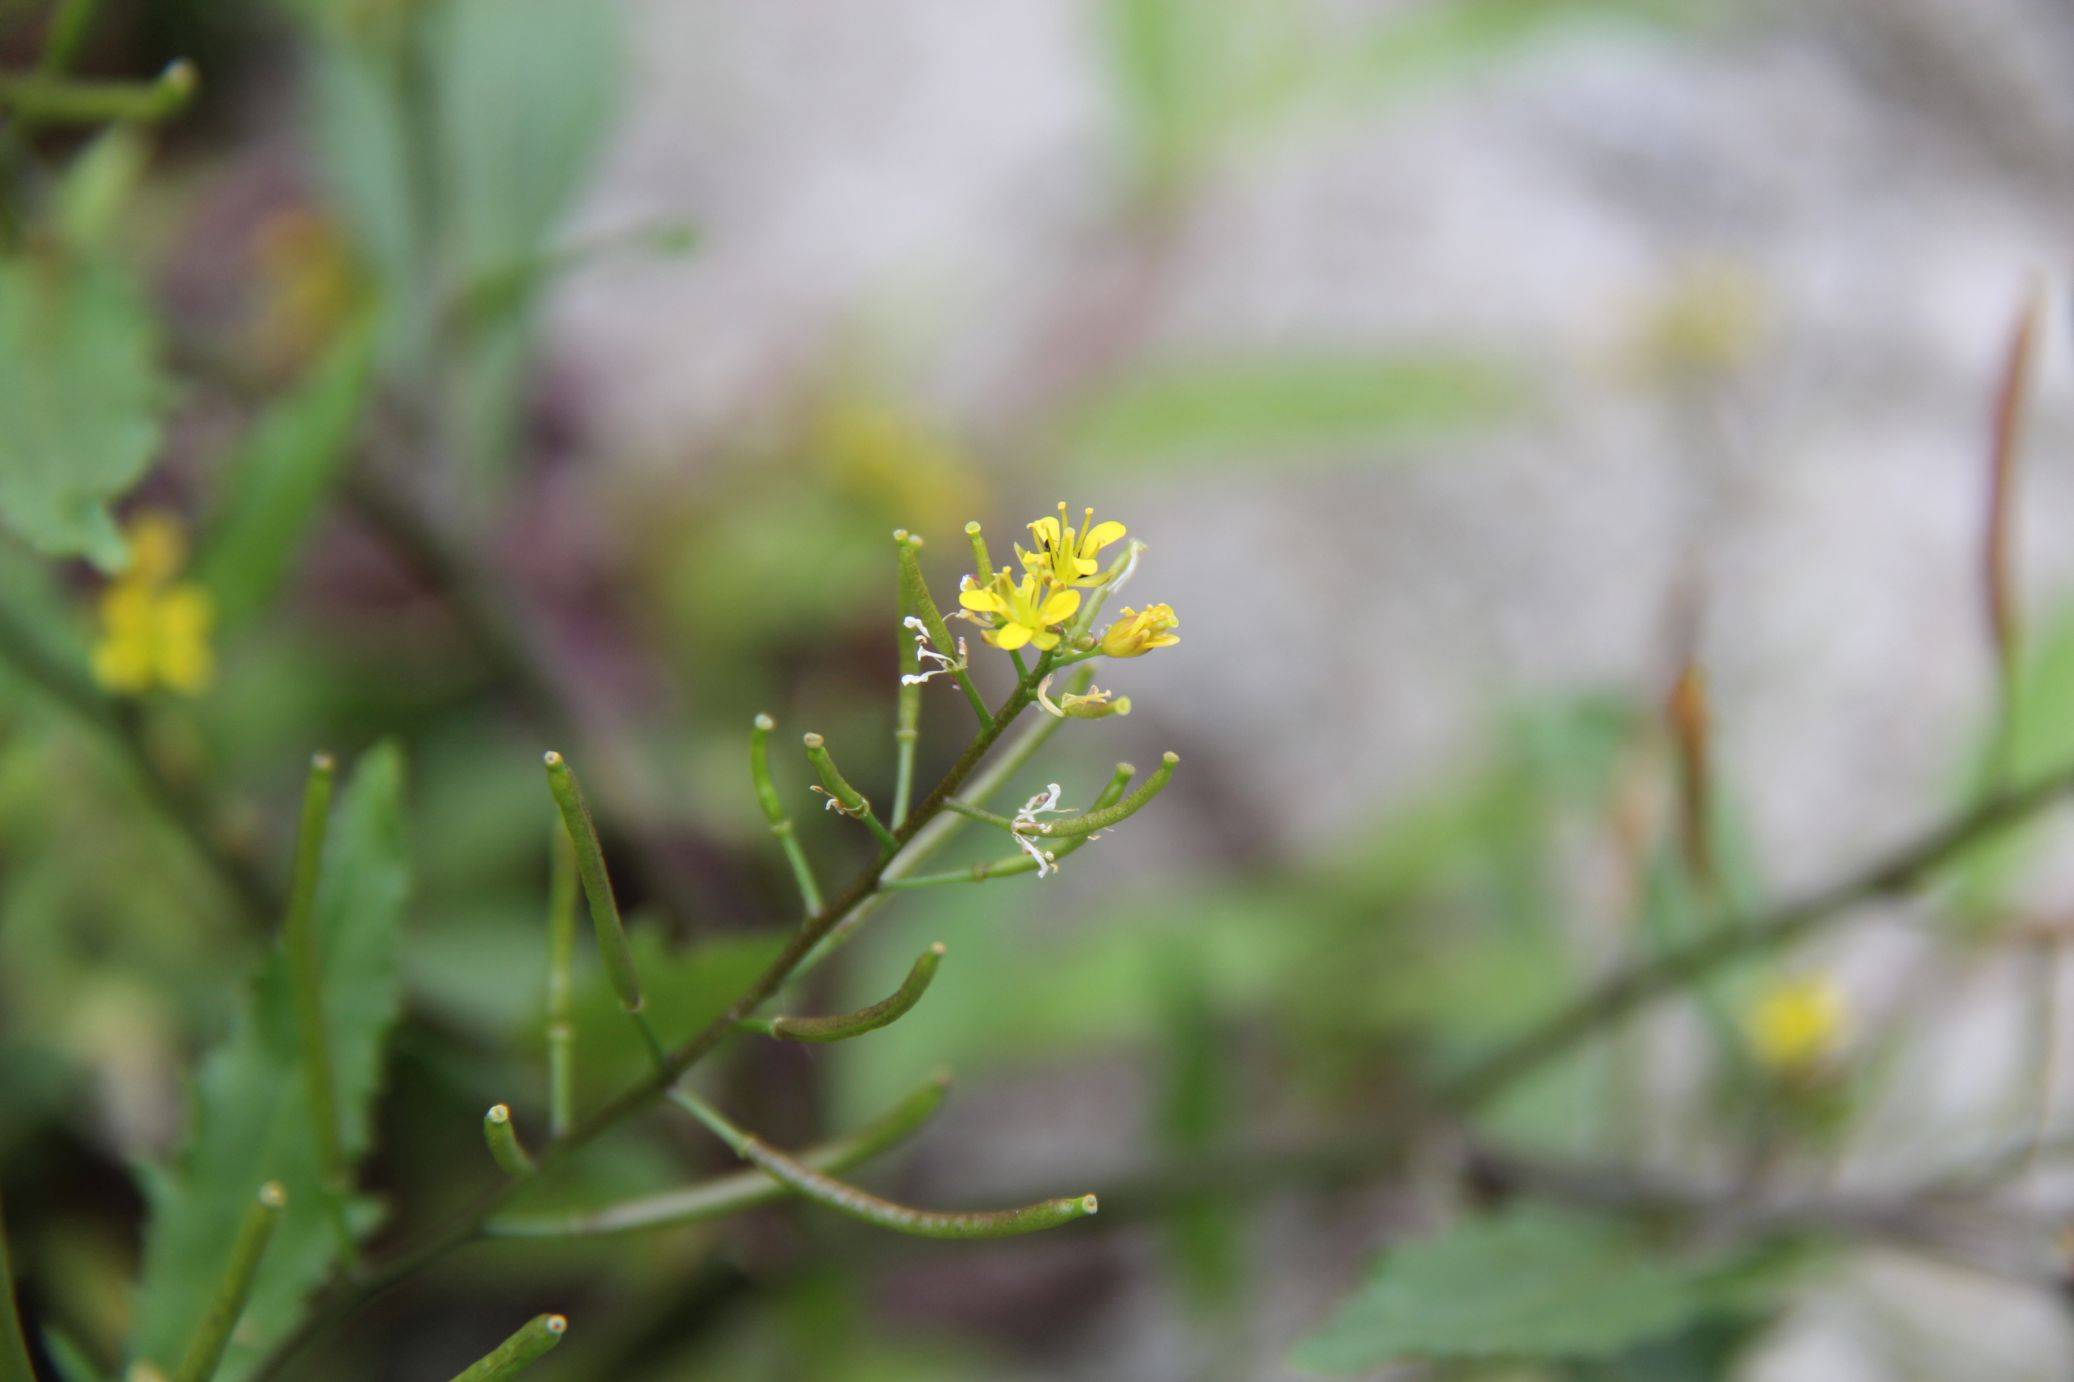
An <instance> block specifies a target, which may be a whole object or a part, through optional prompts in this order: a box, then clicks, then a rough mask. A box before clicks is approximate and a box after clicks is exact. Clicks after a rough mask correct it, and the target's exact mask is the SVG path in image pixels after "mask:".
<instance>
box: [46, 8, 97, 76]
mask: <svg viewBox="0 0 2074 1382" xmlns="http://www.w3.org/2000/svg"><path fill="white" fill-rule="evenodd" d="M100 7H101V6H100V0H60V3H59V5H58V11H57V13H56V14H54V15H52V16H51V19H50V28H49V29H48V30H46V31H45V37H44V40H43V56H42V57H40V58H38V59H37V61H36V70H37V71H38V72H41V73H44V74H45V75H47V76H57V75H59V74H60V73H62V72H64V71H65V69H66V68H68V67H70V66H71V65H72V59H73V58H74V57H75V56H76V55H77V54H78V52H79V45H80V44H81V43H83V42H85V40H86V31H87V29H88V28H89V27H90V26H91V25H92V24H93V22H94V11H96V10H98V9H99V8H100Z"/></svg>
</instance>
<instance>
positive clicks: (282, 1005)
mask: <svg viewBox="0 0 2074 1382" xmlns="http://www.w3.org/2000/svg"><path fill="white" fill-rule="evenodd" d="M409 881H410V869H409V861H408V856H407V852H406V849H405V835H404V822H403V755H402V753H401V752H400V751H399V750H398V749H397V748H396V747H395V746H394V745H389V744H385V745H382V746H380V747H378V748H376V749H374V750H373V751H371V752H370V753H368V754H367V755H366V756H365V757H363V758H362V759H361V761H360V764H359V766H358V768H357V769H356V771H355V772H354V774H353V779H352V782H351V783H350V784H349V785H348V786H347V788H346V790H345V792H344V793H343V794H342V796H341V798H340V801H339V804H338V807H337V809H336V814H335V816H334V818H333V821H332V827H331V834H330V837H329V839H328V840H327V841H326V845H325V850H324V868H323V875H322V877H321V879H320V880H319V882H318V886H317V901H316V919H315V925H316V932H317V944H318V950H319V954H320V957H321V962H322V967H323V973H324V1009H325V1021H326V1025H327V1027H328V1029H329V1033H330V1037H331V1053H332V1063H333V1066H332V1068H333V1075H334V1078H335V1080H336V1082H337V1085H336V1095H337V1101H338V1113H339V1141H340V1145H341V1147H342V1149H343V1152H344V1155H345V1159H346V1161H347V1163H348V1164H349V1165H351V1164H353V1163H355V1162H357V1161H358V1160H359V1158H360V1157H361V1156H362V1155H363V1154H364V1153H365V1152H366V1150H367V1146H368V1140H369V1132H370V1111H371V1108H372V1105H373V1102H374V1097H375V1094H376V1091H377V1088H378V1086H379V1083H380V1077H381V1068H382V1055H383V1048H384V1045H385V1043H386V1041H387V1039H388V1035H389V1032H390V1029H391V1028H392V1027H393V1026H394V1025H395V1023H396V1018H397V1015H398V1013H399V1011H400V1010H401V1005H402V986H401V981H400V978H399V973H398V963H397V951H398V945H399V941H400V938H401V933H402V925H403V916H404V906H405V901H406V897H407V895H408V892H409ZM297 1051H298V1046H297V1041H296V1029H295V1011H294V998H293V993H292V990H291V986H290V982H289V974H288V968H287V964H286V962H285V957H284V956H283V954H282V952H281V951H280V950H279V949H278V948H276V949H275V950H274V951H272V952H271V953H270V954H269V955H268V956H267V958H266V961H265V962H264V963H263V964H262V966H261V967H260V971H259V974H258V976H257V979H256V980H255V982H254V984H253V988H252V995H251V1000H250V1002H249V1004H248V1005H247V1006H246V1008H245V1010H244V1011H243V1012H242V1013H241V1014H240V1016H239V1018H238V1020H237V1024H236V1026H235V1028H234V1029H233V1031H232V1033H231V1036H230V1037H229V1039H228V1040H227V1041H225V1042H224V1044H223V1045H221V1046H220V1047H218V1048H217V1049H216V1050H214V1051H213V1052H211V1053H210V1054H209V1056H208V1057H207V1058H206V1059H205V1060H204V1061H203V1063H202V1067H201V1071H200V1073H199V1075H198V1076H197V1077H196V1081H195V1088H194V1092H193V1100H192V1112H191V1115H190V1123H189V1131H188V1140H187V1145H186V1148H185V1150H184V1151H183V1153H182V1154H181V1156H180V1157H179V1159H178V1160H177V1161H176V1162H175V1164H174V1165H172V1166H170V1167H165V1168H146V1169H145V1171H144V1172H143V1177H144V1184H145V1196H146V1199H147V1201H148V1202H149V1205H150V1211H151V1219H150V1227H149V1229H148V1230H147V1233H146V1237H145V1246H144V1275H143V1281H142V1284H141V1286H140V1288H139V1291H138V1297H137V1328H136V1333H135V1337H134V1338H133V1340H132V1353H133V1355H134V1356H135V1357H137V1358H142V1359H150V1360H152V1361H154V1362H156V1363H158V1364H159V1365H160V1366H161V1367H162V1368H163V1367H165V1366H166V1365H168V1364H169V1363H171V1362H172V1361H174V1360H175V1359H177V1358H178V1357H179V1354H180V1350H181V1348H182V1347H183V1345H184V1344H185V1342H186V1339H187V1336H188V1334H189V1332H190V1331H191V1330H192V1329H193V1327H194V1324H195V1322H196V1320H197V1319H199V1318H200V1316H201V1314H202V1312H203V1310H204V1309H206V1308H207V1304H208V1298H209V1293H210V1291H211V1289H212V1288H213V1286H214V1284H215V1282H216V1281H217V1279H218V1278H219V1277H220V1276H221V1274H222V1271H223V1268H224V1265H225V1263H227V1262H228V1260H229V1258H230V1254H231V1245H232V1242H233V1240H234V1239H235V1238H236V1236H237V1231H238V1225H239V1222H240V1221H241V1219H242V1218H243V1216H244V1213H245V1209H246V1206H247V1205H248V1203H249V1202H250V1200H251V1197H252V1187H253V1186H255V1185H258V1184H261V1183H262V1182H265V1181H268V1180H277V1181H279V1182H281V1184H282V1186H283V1187H284V1188H285V1189H286V1190H287V1192H288V1208H287V1209H286V1211H285V1212H284V1213H283V1214H282V1217H281V1221H280V1225H279V1228H278V1229H277V1230H276V1233H275V1236H274V1240H273V1244H272V1246H271V1248H270V1249H269V1250H268V1253H267V1259H266V1264H265V1267H264V1270H263V1271H262V1272H261V1274H260V1277H259V1280H258V1282H257V1284H256V1285H255V1287H254V1289H253V1292H252V1297H251V1301H250V1304H249V1305H248V1306H247V1308H246V1311H245V1314H244V1317H243V1320H242V1321H241V1323H240V1325H239V1328H238V1332H237V1335H236V1337H235V1338H234V1339H233V1341H232V1343H231V1346H230V1349H229V1351H228V1352H227V1353H226V1354H225V1356H224V1361H223V1366H222V1369H221V1371H220V1372H219V1374H218V1375H219V1376H220V1377H221V1378H224V1379H227V1380H230V1382H234V1379H237V1378H240V1377H243V1376H245V1375H246V1373H247V1372H248V1371H249V1369H250V1368H251V1367H252V1365H253V1363H254V1362H255V1361H256V1360H257V1359H258V1357H259V1356H260V1355H261V1354H262V1353H263V1352H264V1351H265V1349H266V1347H267V1346H268V1345H269V1344H271V1343H272V1342H273V1341H274V1340H276V1339H278V1338H279V1337H280V1336H281V1335H282V1334H284V1333H286V1332H287V1330H288V1329H289V1328H290V1327H291V1326H292V1325H293V1324H294V1323H295V1321H296V1319H297V1317H298V1315H299V1314H300V1312H301V1310H302V1307H303V1304H304V1301H305V1299H306V1297H307V1296H308V1294H309V1293H310V1291H311V1290H312V1289H313V1288H314V1287H315V1286H316V1285H317V1283H318V1282H319V1281H320V1280H321V1279H322V1277H323V1276H324V1274H325V1272H326V1271H327V1270H328V1269H329V1267H330V1266H331V1263H332V1259H333V1257H334V1256H335V1255H336V1252H337V1241H336V1239H335V1238H334V1237H333V1235H332V1233H331V1230H330V1227H329V1225H328V1223H327V1220H326V1215H325V1209H324V1205H325V1197H324V1190H323V1185H322V1176H321V1172H320V1166H319V1158H318V1148H317V1141H316V1138H315V1136H314V1134H313V1132H312V1128H311V1123H310V1116H309V1105H308V1100H307V1098H306V1096H305V1094H304V1085H303V1081H302V1080H301V1078H300V1076H299V1074H298V1070H299V1067H298V1063H297V1062H298V1056H297ZM353 1209H354V1215H353V1217H354V1218H355V1219H356V1220H358V1221H360V1222H363V1223H364V1222H366V1221H367V1219H369V1218H370V1217H371V1216H372V1213H373V1207H372V1206H371V1205H368V1204H365V1203H360V1204H356V1205H355V1206H354V1207H353Z"/></svg>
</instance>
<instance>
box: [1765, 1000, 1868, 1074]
mask: <svg viewBox="0 0 2074 1382" xmlns="http://www.w3.org/2000/svg"><path fill="white" fill-rule="evenodd" d="M1743 1030H1744V1036H1745V1038H1746V1039H1747V1040H1748V1041H1749V1043H1750V1052H1751V1054H1752V1055H1754V1056H1755V1057H1756V1058H1757V1060H1758V1062H1759V1063H1760V1064H1761V1065H1763V1066H1765V1067H1766V1068H1767V1069H1770V1070H1774V1071H1777V1072H1779V1073H1780V1074H1786V1075H1799V1074H1804V1073H1806V1072H1808V1071H1811V1070H1814V1069H1816V1068H1817V1067H1819V1066H1821V1065H1823V1064H1824V1063H1826V1062H1827V1061H1828V1060H1829V1059H1830V1058H1831V1057H1833V1056H1834V1055H1835V1054H1836V1052H1837V1050H1838V1048H1839V1047H1841V1046H1842V1044H1843V1032H1844V995H1843V990H1842V989H1840V988H1838V987H1837V986H1836V984H1835V982H1834V981H1833V980H1830V979H1825V978H1819V977H1816V978H1801V979H1782V980H1780V981H1779V982H1777V983H1775V984H1773V985H1771V987H1769V988H1768V989H1766V990H1765V992H1764V993H1763V994H1762V995H1761V996H1759V998H1758V1000H1757V1002H1756V1003H1755V1004H1754V1005H1752V1007H1751V1008H1750V1011H1749V1014H1748V1016H1747V1017H1746V1018H1745V1020H1744V1028H1743Z"/></svg>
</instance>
